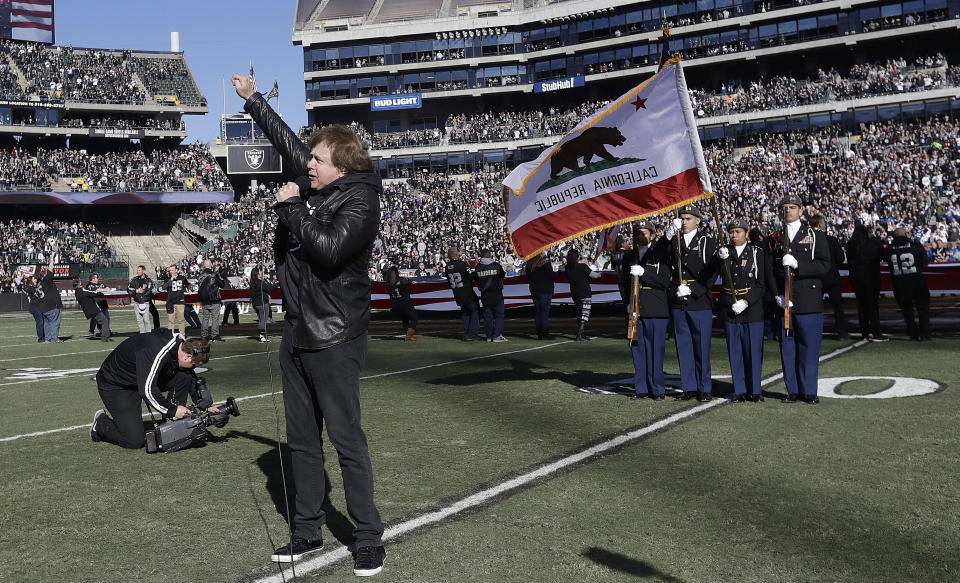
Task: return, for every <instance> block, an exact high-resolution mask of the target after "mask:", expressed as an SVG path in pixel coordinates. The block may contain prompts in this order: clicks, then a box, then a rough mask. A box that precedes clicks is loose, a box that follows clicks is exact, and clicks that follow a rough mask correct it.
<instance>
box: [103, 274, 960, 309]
mask: <svg viewBox="0 0 960 583" xmlns="http://www.w3.org/2000/svg"><path fill="white" fill-rule="evenodd" d="M924 275H925V276H926V278H927V285H929V286H930V293H932V294H934V295H949V294H960V263H932V264H930V265H929V266H928V267H927V268H926V269H925V270H924ZM841 277H842V279H843V291H844V295H850V296H852V295H853V287H852V286H851V285H850V282H849V280H848V277H847V272H846V271H841ZM590 283H591V285H590V289H591V290H592V291H593V303H594V304H603V303H611V302H619V301H622V300H621V298H620V287H619V278H618V277H617V274H615V273H613V272H610V271H607V272H604V273H603V274H602V275H601V276H600V278H598V279H594V280H591V282H590ZM880 291H881V292H882V293H893V286H892V284H891V282H890V272H889V270H887V269H886V268H884V269H882V270H881V280H880ZM713 292H714V296H716V295H718V294H719V293H720V286H719V281H718V282H717V284H716V285H714V286H713ZM112 294H114V295H116V296H118V297H119V296H124V295H126V292H121V291H117V292H112ZM220 295H221V296H222V297H223V301H224V302H249V301H250V293H249V291H248V290H245V289H225V290H221V291H220ZM154 297H155V299H157V300H163V299H165V298H166V294H157V295H156V296H154ZM270 297H271V303H273V304H275V305H277V304H280V303H281V298H282V297H283V296H282V294H281V293H280V290H274V291H273V292H271V293H270ZM410 298H411V299H412V300H413V305H414V306H415V307H416V309H417V310H422V311H427V312H453V311H457V310H459V309H460V308H459V307H457V303H456V302H455V301H454V300H453V292H451V291H450V284H449V283H447V281H446V280H445V279H444V278H442V277H438V276H433V277H427V278H420V279H418V280H416V281H414V282H413V284H411V285H410ZM503 298H504V305H505V307H506V308H508V309H509V308H523V307H528V306H532V305H533V300H531V299H530V287H529V283H528V281H527V278H526V277H524V276H516V277H508V278H506V280H504V285H503ZM199 301H200V300H199V298H198V297H197V295H196V294H190V295H187V302H191V303H199ZM553 303H554V304H572V303H573V299H572V298H571V296H570V285H569V284H568V283H567V281H566V278H565V276H564V275H563V274H560V276H559V277H558V278H557V281H556V287H555V289H554V293H553ZM370 307H371V308H373V309H374V310H387V309H390V296H389V295H388V294H387V289H386V287H385V286H384V285H383V282H381V281H375V282H373V283H372V284H371V286H370Z"/></svg>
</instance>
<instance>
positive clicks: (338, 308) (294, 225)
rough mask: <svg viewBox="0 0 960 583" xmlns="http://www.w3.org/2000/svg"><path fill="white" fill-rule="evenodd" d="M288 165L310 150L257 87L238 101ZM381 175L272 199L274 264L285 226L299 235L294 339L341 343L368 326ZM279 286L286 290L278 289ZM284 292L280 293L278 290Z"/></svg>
mask: <svg viewBox="0 0 960 583" xmlns="http://www.w3.org/2000/svg"><path fill="white" fill-rule="evenodd" d="M244 109H245V110H246V111H247V112H248V113H249V114H250V115H251V117H253V119H254V121H256V122H257V125H259V126H260V129H262V130H263V133H264V134H266V136H267V138H269V140H270V143H272V144H273V145H274V146H275V147H276V148H277V151H278V152H279V153H280V155H281V156H282V157H283V159H284V161H285V162H286V164H287V167H288V168H292V169H293V171H294V172H295V173H296V174H298V175H305V174H307V163H308V162H309V161H310V152H309V151H308V150H307V147H306V146H305V145H304V144H303V142H301V141H300V139H299V138H298V137H297V136H296V134H294V133H293V131H292V130H291V129H290V128H289V127H288V126H287V125H286V124H285V123H284V122H283V120H281V119H280V117H279V116H278V115H277V114H276V113H275V112H274V111H273V110H272V109H271V108H270V106H269V105H268V104H267V102H266V101H265V100H264V99H263V96H261V95H260V94H259V93H254V94H253V95H252V96H251V97H250V99H248V100H247V102H246V103H245V104H244ZM381 191H382V186H381V182H380V177H379V176H378V175H376V174H372V173H357V174H351V175H348V176H344V177H343V178H340V179H337V180H335V181H333V182H331V183H330V184H328V185H327V186H325V187H324V188H323V189H321V190H319V191H310V192H309V193H308V197H307V199H306V200H304V198H302V197H295V198H291V199H288V200H286V201H284V202H282V203H278V204H277V205H275V206H274V210H275V211H276V213H277V215H278V216H279V219H280V220H279V222H278V224H277V232H276V233H275V237H274V255H275V259H276V262H277V265H278V266H282V264H283V263H284V262H285V261H288V260H291V259H292V257H291V256H290V255H289V254H288V253H287V251H288V249H287V247H288V245H289V241H290V237H289V234H290V233H292V234H293V235H294V236H295V237H296V238H297V239H298V240H299V241H300V249H299V254H300V265H299V272H300V286H299V289H298V290H297V292H298V293H297V296H298V299H299V317H298V318H297V323H296V328H295V332H294V346H296V347H297V348H301V349H307V350H317V349H322V348H328V347H330V346H334V345H337V344H340V343H343V342H347V341H349V340H352V339H354V338H356V337H357V336H359V335H361V334H363V333H365V332H366V331H367V324H368V322H369V321H370V277H369V275H368V272H367V269H368V268H369V264H370V254H371V251H372V249H373V240H374V239H375V238H376V235H377V233H378V232H379V228H380V198H379V195H380V192H381ZM284 291H286V290H284ZM285 295H287V294H285Z"/></svg>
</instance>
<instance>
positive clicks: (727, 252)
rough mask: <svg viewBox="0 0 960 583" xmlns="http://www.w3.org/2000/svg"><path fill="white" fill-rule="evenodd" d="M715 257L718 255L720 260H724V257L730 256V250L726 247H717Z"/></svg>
mask: <svg viewBox="0 0 960 583" xmlns="http://www.w3.org/2000/svg"><path fill="white" fill-rule="evenodd" d="M717 257H719V258H720V259H721V260H722V261H726V259H727V258H728V257H730V250H729V249H727V248H726V247H720V248H719V249H717Z"/></svg>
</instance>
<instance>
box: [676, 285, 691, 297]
mask: <svg viewBox="0 0 960 583" xmlns="http://www.w3.org/2000/svg"><path fill="white" fill-rule="evenodd" d="M691 293H693V292H692V291H691V290H690V286H688V285H687V284H681V285H679V286H677V297H678V298H685V297H687V296H688V295H690V294H691Z"/></svg>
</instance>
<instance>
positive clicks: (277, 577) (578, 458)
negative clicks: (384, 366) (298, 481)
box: [257, 340, 867, 583]
mask: <svg viewBox="0 0 960 583" xmlns="http://www.w3.org/2000/svg"><path fill="white" fill-rule="evenodd" d="M866 343H867V341H866V340H861V341H859V342H856V343H854V344H851V345H849V346H845V347H843V348H838V349H837V350H834V351H833V352H831V353H829V354H824V355H823V356H821V357H820V362H823V361H825V360H829V359H831V358H835V357H837V356H840V355H841V354H844V353H845V352H848V351H850V350H853V349H854V348H858V347H860V346H863V345H864V344H866ZM781 378H783V373H782V372H779V373H777V374H775V375H771V376H770V377H767V378H766V379H764V380H763V383H762V384H763V385H764V386H766V385H769V384H771V383H774V382H776V381H778V380H780V379H781ZM727 402H728V401H727V400H726V399H714V400H712V401H708V402H706V403H702V404H700V405H696V406H694V407H690V408H689V409H684V410H683V411H680V412H678V413H674V414H673V415H671V416H669V417H666V418H665V419H661V420H660V421H657V422H655V423H652V424H650V425H647V426H646V427H641V428H640V429H635V430H633V431H630V432H627V433H623V434H620V435H618V436H616V437H614V438H612V439H609V440H607V441H604V442H603V443H599V444H597V445H594V446H592V447H588V448H586V449H583V450H581V451H578V452H577V453H574V454H571V455H569V456H567V457H565V458H562V459H559V460H557V461H555V462H552V463H549V464H547V465H545V466H541V467H539V468H537V469H535V470H533V471H530V472H527V473H526V474H523V475H520V476H517V477H515V478H511V479H509V480H507V481H505V482H501V483H500V484H497V485H495V486H492V487H490V488H487V489H486V490H483V491H480V492H477V493H476V494H471V495H470V496H467V497H466V498H462V499H460V500H458V501H456V502H454V503H453V504H450V505H449V506H445V507H444V508H441V509H439V510H436V511H434V512H427V513H425V514H421V515H420V516H416V517H414V518H410V519H408V520H405V521H403V522H401V523H399V524H396V525H394V526H391V527H390V528H388V529H386V530H385V531H384V533H383V541H384V542H387V541H389V540H391V539H393V538H396V537H399V536H402V535H404V534H407V533H409V532H411V531H414V530H417V529H419V528H423V527H425V526H429V525H431V524H436V523H438V522H440V521H443V520H445V519H447V518H449V517H451V516H454V515H456V514H459V513H461V512H464V511H466V510H469V509H471V508H474V507H477V506H482V505H483V504H486V503H487V502H489V501H490V500H492V499H494V498H496V497H498V496H501V495H503V494H505V493H507V492H509V491H511V490H515V489H517V488H521V487H523V486H526V485H527V484H529V483H531V482H533V481H535V480H538V479H541V478H544V477H546V476H549V475H551V474H554V473H556V472H558V471H560V470H562V469H564V468H566V467H568V466H571V465H574V464H577V463H579V462H582V461H584V460H586V459H588V458H590V457H593V456H595V455H599V454H602V453H604V452H607V451H610V450H611V449H615V448H618V447H620V446H622V445H625V444H628V443H630V442H632V441H636V440H637V439H640V438H641V437H643V436H645V435H649V434H650V433H653V432H655V431H659V430H661V429H663V428H665V427H669V426H670V425H673V424H674V423H677V422H679V421H682V420H684V419H687V418H688V417H691V416H694V415H697V414H699V413H701V412H702V411H706V410H707V409H710V408H713V407H718V406H720V405H723V404H725V403H727ZM349 556H350V551H349V550H348V549H347V548H346V547H338V548H336V549H334V550H332V551H329V552H327V553H324V554H322V555H320V556H318V557H315V558H313V559H309V560H306V561H302V562H300V563H299V564H297V565H296V571H297V575H305V574H308V573H311V572H314V571H317V570H320V569H323V568H324V567H328V566H330V565H332V564H334V563H336V562H338V561H341V560H343V559H345V558H347V557H349ZM282 569H283V570H286V571H288V572H287V573H276V574H274V575H271V576H268V577H264V578H262V579H258V580H257V583H283V582H284V581H286V577H289V576H290V575H292V573H291V572H290V571H289V568H287V567H286V565H284V566H282Z"/></svg>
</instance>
